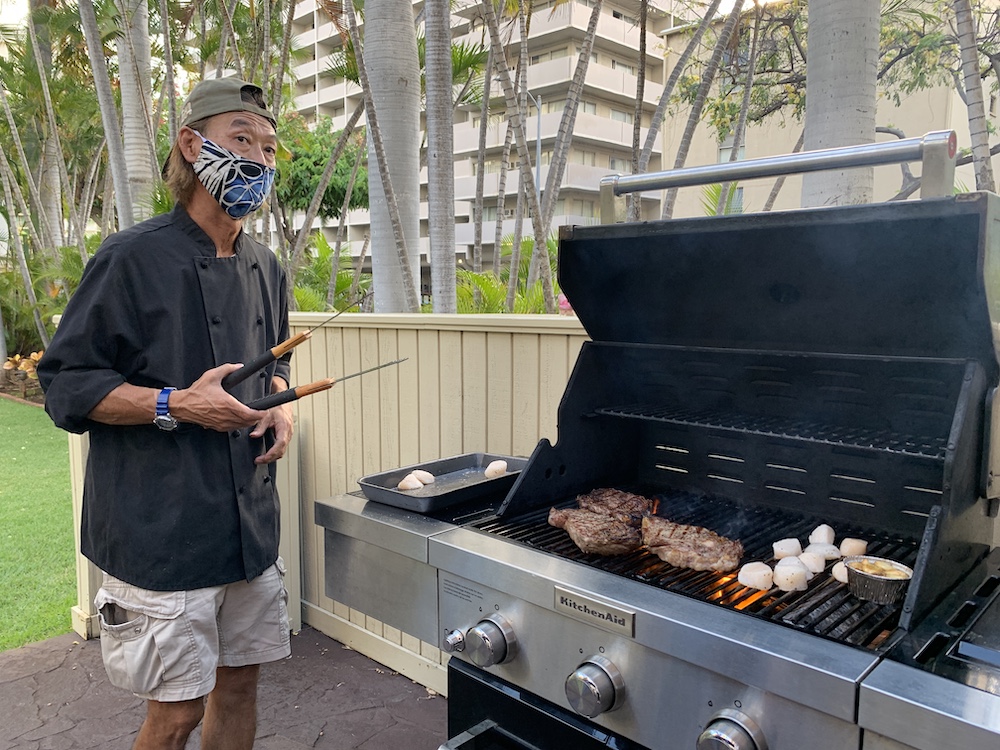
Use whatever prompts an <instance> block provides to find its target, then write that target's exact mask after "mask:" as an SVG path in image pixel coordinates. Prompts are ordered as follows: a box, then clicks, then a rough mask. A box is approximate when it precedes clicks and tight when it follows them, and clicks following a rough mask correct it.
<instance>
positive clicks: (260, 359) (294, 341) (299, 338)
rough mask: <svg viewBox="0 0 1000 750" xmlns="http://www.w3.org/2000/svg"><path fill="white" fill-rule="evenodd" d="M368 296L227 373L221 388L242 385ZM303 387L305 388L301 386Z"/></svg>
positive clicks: (366, 295)
mask: <svg viewBox="0 0 1000 750" xmlns="http://www.w3.org/2000/svg"><path fill="white" fill-rule="evenodd" d="M369 295H371V292H368V293H367V294H365V295H363V296H361V297H359V298H358V300H357V301H356V302H354V303H353V304H351V305H348V306H347V307H345V308H344V309H343V310H338V311H337V312H335V313H334V314H333V315H331V316H330V317H329V318H327V319H326V320H324V321H323V322H321V323H318V324H317V325H314V326H313V327H312V328H310V329H309V330H308V331H302V332H301V333H297V334H295V335H294V336H291V337H289V338H287V339H285V340H284V341H282V342H281V343H280V344H278V345H277V346H273V347H271V348H270V349H268V350H267V351H266V352H264V353H263V354H261V355H259V356H257V357H254V358H253V359H252V360H250V361H249V362H247V363H246V364H245V365H243V367H241V368H240V369H238V370H233V371H232V372H231V373H229V374H228V375H226V377H224V378H223V379H222V387H223V388H225V389H226V390H227V391H228V390H229V389H230V388H232V387H233V386H234V385H238V384H240V383H242V382H243V381H244V380H246V379H247V378H249V377H250V376H251V375H253V374H254V373H255V372H257V371H258V370H262V369H264V368H265V367H267V366H268V365H269V364H271V363H272V362H274V361H275V360H276V359H278V358H279V357H283V356H285V354H287V353H288V352H290V351H291V350H292V349H294V348H295V347H297V346H298V345H299V344H301V343H302V342H303V341H305V340H306V339H308V338H310V337H311V336H312V332H313V331H315V330H316V329H317V328H320V327H322V326H325V325H326V324H327V323H329V322H330V321H331V320H333V319H334V318H336V317H337V316H338V315H340V314H342V313H344V312H347V311H348V310H350V309H351V308H352V307H357V306H359V305H360V304H361V303H362V302H364V301H365V299H367V298H368V296H369ZM303 387H305V386H303Z"/></svg>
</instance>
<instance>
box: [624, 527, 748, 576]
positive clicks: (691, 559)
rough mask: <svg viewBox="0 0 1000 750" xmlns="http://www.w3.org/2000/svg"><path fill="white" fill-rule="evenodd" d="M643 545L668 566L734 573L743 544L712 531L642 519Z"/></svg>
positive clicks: (741, 553)
mask: <svg viewBox="0 0 1000 750" xmlns="http://www.w3.org/2000/svg"><path fill="white" fill-rule="evenodd" d="M642 542H643V544H645V545H646V547H647V548H648V549H649V551H650V552H652V553H653V554H654V555H656V556H657V557H658V558H660V559H661V560H663V561H664V562H666V563H669V564H670V565H673V566H674V567H677V568H690V569H691V570H714V571H717V572H720V573H724V572H726V571H729V570H734V569H735V568H736V567H737V566H738V565H739V564H740V558H741V557H743V545H742V544H740V543H739V542H738V541H734V540H732V539H727V538H726V537H724V536H720V535H719V534H716V533H715V532H714V531H710V530H709V529H705V528H702V527H701V526H690V525H688V524H686V523H674V522H672V521H668V520H667V519H665V518H660V517H659V516H646V517H645V518H643V519H642Z"/></svg>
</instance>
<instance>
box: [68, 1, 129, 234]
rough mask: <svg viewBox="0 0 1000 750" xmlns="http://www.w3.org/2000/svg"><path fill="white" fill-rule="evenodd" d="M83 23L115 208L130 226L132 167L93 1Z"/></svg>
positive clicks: (84, 8)
mask: <svg viewBox="0 0 1000 750" xmlns="http://www.w3.org/2000/svg"><path fill="white" fill-rule="evenodd" d="M80 26H81V27H82V29H83V35H84V37H85V38H86V40H87V55H88V57H89V58H90V65H91V68H92V69H93V71H94V84H95V88H96V91H97V102H98V104H99V105H100V108H101V121H102V122H103V123H104V133H105V135H106V137H107V144H108V162H109V163H110V169H111V176H112V180H113V182H114V189H115V208H116V209H117V212H118V228H119V229H126V228H128V227H130V226H132V225H133V224H134V223H135V214H134V212H133V210H132V197H131V196H132V193H131V190H130V189H129V178H128V166H127V164H126V161H125V146H124V144H123V142H122V138H121V127H120V125H119V123H118V108H117V107H116V106H115V99H114V94H113V93H112V91H111V79H110V77H109V75H108V64H107V60H106V59H105V57H104V44H103V42H102V40H101V32H100V29H99V28H98V26H97V14H96V12H95V11H94V4H93V2H92V0H80Z"/></svg>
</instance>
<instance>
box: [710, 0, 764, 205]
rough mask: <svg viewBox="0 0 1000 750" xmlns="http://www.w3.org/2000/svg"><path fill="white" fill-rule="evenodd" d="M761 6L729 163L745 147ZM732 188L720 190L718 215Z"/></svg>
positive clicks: (756, 15) (756, 11) (756, 9)
mask: <svg viewBox="0 0 1000 750" xmlns="http://www.w3.org/2000/svg"><path fill="white" fill-rule="evenodd" d="M760 19H761V12H760V6H759V5H756V4H755V5H754V22H753V37H752V39H751V40H750V54H749V55H748V56H747V57H748V59H747V75H746V79H745V80H744V81H743V99H742V101H740V114H739V117H737V118H736V128H735V129H734V130H733V146H732V148H731V149H730V150H729V161H730V162H734V161H736V160H737V159H738V158H739V155H740V147H741V146H742V145H743V141H744V136H745V135H746V129H747V115H748V114H749V112H750V94H751V93H752V92H753V79H754V73H755V72H756V68H757V42H758V40H759V38H760ZM731 188H732V183H731V182H725V183H723V184H722V189H721V190H719V203H718V205H717V206H716V211H715V213H716V215H717V216H721V215H722V214H723V213H725V208H726V203H727V202H728V201H729V191H730V189H731Z"/></svg>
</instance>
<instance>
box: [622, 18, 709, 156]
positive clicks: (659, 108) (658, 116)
mask: <svg viewBox="0 0 1000 750" xmlns="http://www.w3.org/2000/svg"><path fill="white" fill-rule="evenodd" d="M721 2H722V0H711V2H710V3H709V5H708V7H707V8H706V9H705V15H704V16H703V17H702V19H701V22H700V23H699V24H698V27H697V28H696V29H695V30H694V33H693V34H692V35H691V38H690V39H689V40H688V43H687V46H685V48H684V51H683V52H682V53H681V56H680V57H679V58H678V59H677V64H676V65H674V67H673V69H672V70H671V71H670V77H669V78H667V83H666V85H665V86H664V87H663V92H662V93H661V94H660V101H659V102H658V103H657V105H656V111H655V112H654V113H653V117H652V119H651V120H650V123H649V130H648V131H646V141H645V142H644V143H643V145H642V153H640V154H639V160H638V164H637V168H636V170H635V172H636V173H637V174H638V173H641V172H645V171H646V168H647V167H648V166H649V159H650V157H651V156H652V154H653V146H655V145H656V139H657V138H659V137H660V124H661V123H662V122H663V118H664V116H665V115H666V113H667V105H668V104H669V103H670V97H672V96H673V95H674V88H675V87H676V86H677V81H678V80H680V77H681V73H682V72H683V71H684V68H685V67H687V63H688V60H689V59H691V55H692V54H693V53H694V51H695V50H696V49H697V48H698V44H699V43H700V42H701V38H702V37H703V36H704V35H705V32H706V31H707V30H708V27H709V26H711V25H712V19H714V18H715V12H716V11H717V10H718V9H719V4H720V3H721Z"/></svg>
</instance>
